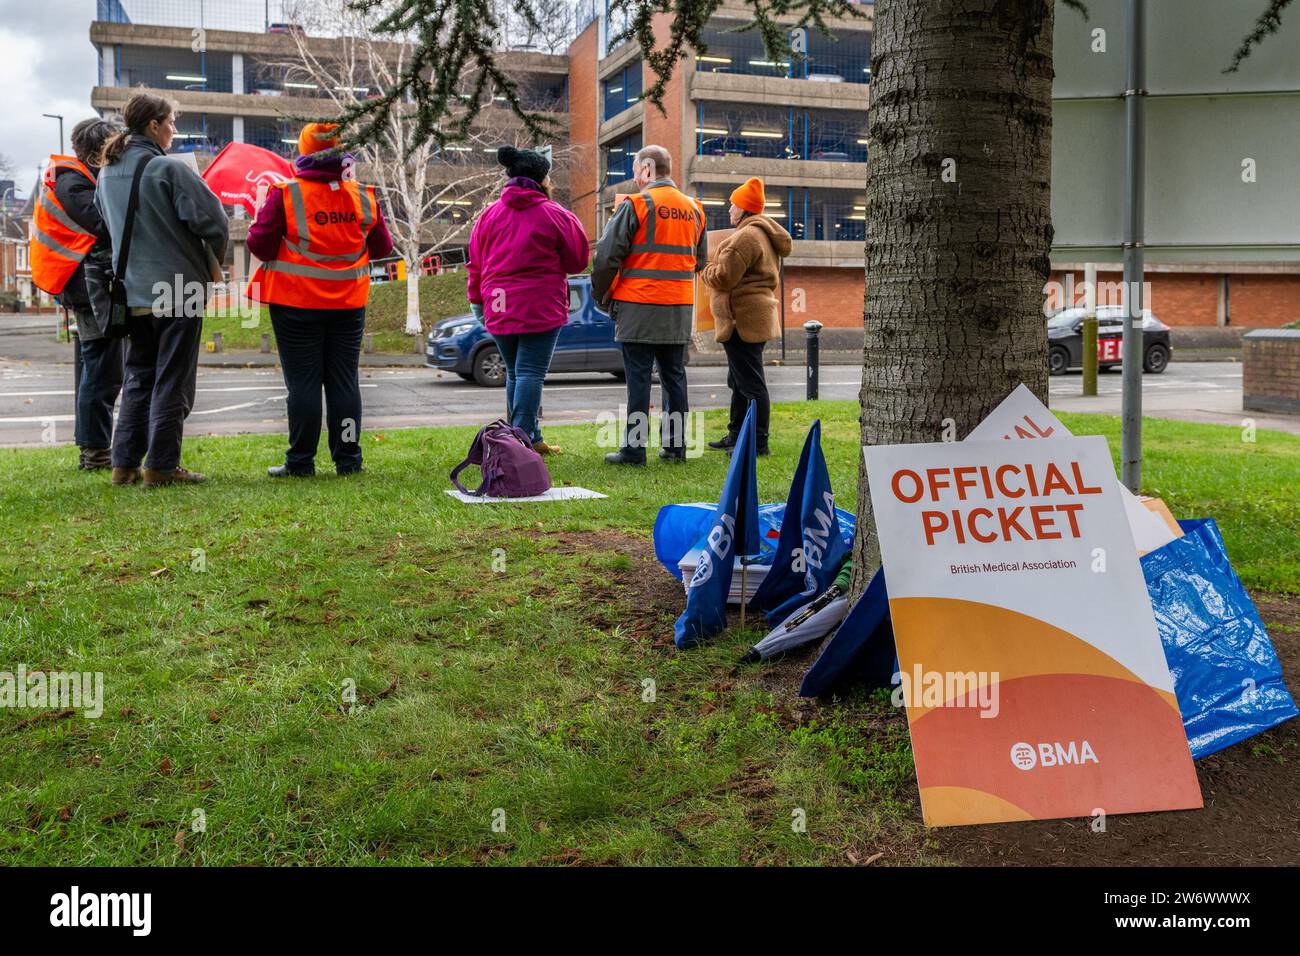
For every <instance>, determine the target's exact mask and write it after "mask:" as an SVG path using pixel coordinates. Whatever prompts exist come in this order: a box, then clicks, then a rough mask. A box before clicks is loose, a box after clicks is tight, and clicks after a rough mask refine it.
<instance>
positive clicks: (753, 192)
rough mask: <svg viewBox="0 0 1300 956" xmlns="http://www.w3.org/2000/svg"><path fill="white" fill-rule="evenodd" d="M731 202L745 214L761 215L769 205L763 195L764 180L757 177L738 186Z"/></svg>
mask: <svg viewBox="0 0 1300 956" xmlns="http://www.w3.org/2000/svg"><path fill="white" fill-rule="evenodd" d="M731 201H732V203H733V204H735V205H737V206H739V207H740V208H741V209H743V210H745V212H752V213H753V214H754V215H756V216H757V215H760V214H761V213H762V212H763V208H764V206H765V205H766V203H767V198H766V197H765V196H764V195H763V180H761V179H759V178H758V177H757V176H754V177H753V178H751V179H747V180H745V182H744V184H743V185H740V186H737V187H736V191H735V192H733V193H732V194H731Z"/></svg>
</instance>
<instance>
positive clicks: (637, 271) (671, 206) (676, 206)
mask: <svg viewBox="0 0 1300 956" xmlns="http://www.w3.org/2000/svg"><path fill="white" fill-rule="evenodd" d="M627 202H630V203H632V204H633V206H634V207H635V209H636V216H637V220H638V221H639V222H640V225H639V226H637V230H636V235H635V236H633V237H632V250H631V252H630V253H628V255H627V257H626V258H624V259H623V264H622V266H620V267H619V270H618V275H617V276H616V277H615V278H614V282H613V285H612V286H611V287H610V298H612V299H615V300H617V301H619V302H646V303H649V304H651V305H690V304H691V303H693V302H694V301H695V249H696V247H697V246H698V245H699V241H700V236H701V235H702V234H703V233H704V210H703V209H701V208H700V206H699V204H698V203H696V202H695V200H694V199H692V198H691V197H689V196H687V195H686V194H685V193H682V192H680V191H679V190H678V189H676V188H675V187H673V186H652V187H651V188H650V189H647V190H645V191H644V192H641V193H639V194H637V195H635V196H632V197H631V198H630V199H628V200H627Z"/></svg>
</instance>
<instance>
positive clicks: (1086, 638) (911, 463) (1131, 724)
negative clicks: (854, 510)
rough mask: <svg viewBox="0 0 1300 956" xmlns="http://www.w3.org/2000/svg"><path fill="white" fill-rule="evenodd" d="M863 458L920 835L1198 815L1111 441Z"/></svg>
mask: <svg viewBox="0 0 1300 956" xmlns="http://www.w3.org/2000/svg"><path fill="white" fill-rule="evenodd" d="M864 454H865V455H866V462H867V472H868V477H869V482H870V488H871V501H872V506H873V511H874V515H875V521H876V527H877V530H878V532H879V535H880V546H881V552H882V559H883V564H884V570H885V576H886V578H887V580H888V582H889V611H890V617H891V619H892V622H893V630H894V639H895V642H896V646H897V651H898V663H899V670H900V671H901V672H902V673H904V674H936V675H940V676H944V675H962V676H963V680H961V681H957V682H952V683H947V682H946V684H945V686H953V683H955V685H956V686H959V687H961V688H964V689H963V690H962V692H961V693H960V694H959V695H958V696H957V697H954V698H946V699H944V700H943V701H942V703H940V704H939V705H938V706H936V705H935V701H934V700H933V699H931V698H930V697H928V696H927V697H924V698H918V697H916V696H914V695H911V694H909V693H908V692H907V683H906V682H905V684H904V694H903V699H904V703H905V705H906V707H907V717H908V724H909V727H910V729H911V733H912V748H913V754H914V758H915V761H916V774H917V781H918V783H919V786H920V792H921V806H922V811H923V813H924V817H925V822H926V824H927V825H930V826H947V825H954V824H969V823H993V822H1000V821H1008V820H1034V819H1047V818H1053V817H1087V816H1097V815H1099V814H1112V813H1132V812H1138V811H1148V810H1175V809H1188V808H1194V807H1200V806H1201V793H1200V787H1199V784H1198V783H1197V779H1196V772H1195V770H1194V769H1193V767H1192V758H1191V753H1190V752H1189V750H1188V745H1187V738H1186V736H1185V734H1184V732H1183V725H1182V720H1181V717H1180V714H1179V709H1178V702H1177V700H1176V699H1175V697H1174V686H1173V681H1172V679H1171V677H1170V674H1169V669H1168V666H1167V664H1166V663H1165V656H1164V652H1163V650H1162V649H1161V645H1160V639H1159V636H1158V633H1157V631H1156V625H1155V619H1154V617H1153V614H1152V610H1151V603H1150V599H1149V598H1148V596H1147V591H1146V586H1145V584H1144V579H1143V576H1142V572H1141V570H1140V568H1139V566H1138V559H1137V554H1136V552H1135V550H1134V547H1133V539H1132V536H1131V534H1130V531H1129V526H1128V522H1127V520H1126V517H1125V512H1124V505H1123V502H1122V501H1121V499H1120V492H1119V485H1118V483H1117V482H1116V481H1115V472H1114V468H1113V466H1112V464H1111V458H1110V452H1109V450H1108V448H1107V445H1106V440H1105V439H1104V438H1102V437H1100V436H1092V437H1088V438H1059V439H1055V440H1053V441H1003V440H1001V439H998V440H995V441H965V442H959V443H957V442H948V443H941V444H933V445H890V446H882V447H876V448H867V449H865V451H864ZM991 694H992V695H995V697H996V700H995V702H994V703H992V704H990V703H989V697H990V695H991Z"/></svg>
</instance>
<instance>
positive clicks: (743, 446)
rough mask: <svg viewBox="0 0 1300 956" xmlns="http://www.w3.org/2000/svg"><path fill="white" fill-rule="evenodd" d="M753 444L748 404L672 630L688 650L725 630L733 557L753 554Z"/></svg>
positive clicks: (755, 507) (755, 550)
mask: <svg viewBox="0 0 1300 956" xmlns="http://www.w3.org/2000/svg"><path fill="white" fill-rule="evenodd" d="M756 452H757V448H756V446H755V440H754V403H753V402H752V401H751V402H750V403H749V411H748V412H746V413H745V423H744V424H743V425H742V426H741V427H740V434H739V435H738V436H737V438H736V447H735V448H734V449H732V453H731V466H730V467H729V468H728V469H727V480H726V481H724V482H723V484H722V498H721V500H719V501H718V510H717V511H716V512H714V515H713V526H712V527H711V528H710V529H709V534H708V537H706V538H705V540H704V550H703V551H702V552H701V554H700V563H699V566H698V567H697V568H696V569H695V576H694V577H692V578H691V583H690V587H689V588H688V589H687V591H686V610H685V611H683V612H682V616H681V617H679V618H678V619H677V624H676V625H675V627H674V628H673V632H674V633H673V640H674V641H676V642H677V646H678V647H681V648H687V647H694V646H695V645H696V644H698V643H700V641H702V640H704V639H705V638H708V637H712V636H713V635H714V634H717V633H718V632H719V631H721V630H723V629H724V628H726V626H727V595H728V594H729V593H730V592H731V572H732V570H733V568H734V565H735V561H736V557H737V556H739V557H741V558H742V559H743V558H747V557H754V556H756V555H757V554H758V553H759V549H760V545H759V539H758V459H757V458H756V457H755V453H756Z"/></svg>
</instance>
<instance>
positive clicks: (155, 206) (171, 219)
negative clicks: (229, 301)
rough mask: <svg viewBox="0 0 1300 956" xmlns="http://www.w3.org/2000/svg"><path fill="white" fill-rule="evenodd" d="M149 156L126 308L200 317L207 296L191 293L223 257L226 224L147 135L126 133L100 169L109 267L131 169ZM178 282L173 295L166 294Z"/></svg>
mask: <svg viewBox="0 0 1300 956" xmlns="http://www.w3.org/2000/svg"><path fill="white" fill-rule="evenodd" d="M150 157H158V158H157V159H154V160H153V162H151V163H150V164H149V168H148V169H147V170H145V174H144V177H143V178H142V179H141V180H140V205H139V209H138V211H137V212H136V217H135V225H134V226H133V227H132V228H133V231H132V233H131V250H130V254H129V259H128V261H127V267H126V277H125V279H126V296H127V305H129V306H130V307H131V308H133V309H151V308H154V309H158V310H159V314H172V315H176V314H181V313H182V312H183V313H184V314H185V315H188V316H200V315H202V312H203V308H202V302H206V300H207V295H206V294H202V295H196V294H195V292H194V290H195V289H197V288H199V287H202V288H204V289H206V285H207V283H209V282H211V281H212V279H213V270H214V267H216V265H217V263H220V262H221V261H222V260H223V259H224V258H225V254H226V241H227V239H228V238H229V236H230V220H229V219H228V217H227V216H226V211H225V210H224V209H223V208H222V206H221V201H220V200H219V199H217V197H216V195H215V194H214V193H213V192H212V190H211V189H209V188H208V186H207V184H206V183H205V182H203V180H202V179H200V178H199V176H198V174H197V173H195V172H194V170H192V169H190V168H189V167H188V166H186V165H184V164H183V163H179V162H177V161H175V160H173V159H168V158H166V155H165V154H164V153H163V151H162V149H161V148H160V147H159V146H158V144H157V143H155V142H154V141H153V140H151V139H149V138H148V137H145V136H138V135H132V136H131V138H130V139H129V140H127V145H126V151H125V152H124V153H123V154H122V158H121V159H119V160H118V161H117V162H116V163H113V164H112V165H110V166H105V167H104V168H102V169H101V170H100V171H99V179H98V181H97V183H96V186H95V205H96V206H97V207H98V208H99V213H100V215H101V216H103V217H104V222H105V223H107V225H108V230H109V234H110V236H111V237H112V240H113V268H114V270H116V269H117V268H118V256H119V253H120V250H121V242H122V227H123V225H124V222H125V218H126V206H127V201H128V199H129V198H130V195H131V179H132V177H133V176H134V175H135V168H136V166H137V165H138V164H139V163H141V162H143V161H144V160H146V159H147V158H150ZM218 268H219V267H218ZM178 283H179V289H180V292H179V295H178V294H177V293H175V292H170V293H169V292H168V290H169V289H170V290H175V289H177V288H178ZM178 299H179V301H177V300H178ZM200 299H201V300H202V302H200Z"/></svg>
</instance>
